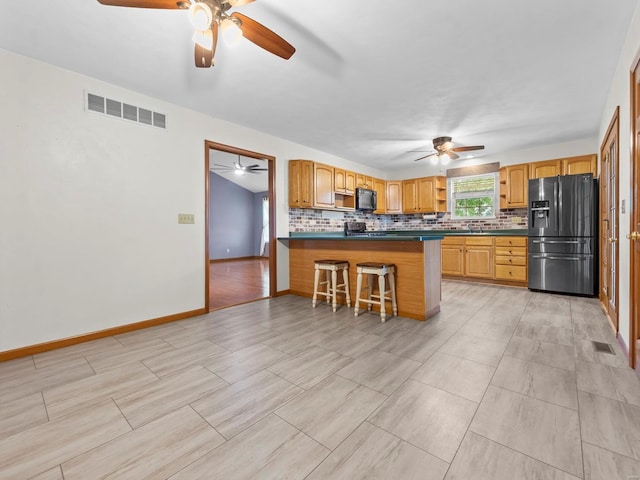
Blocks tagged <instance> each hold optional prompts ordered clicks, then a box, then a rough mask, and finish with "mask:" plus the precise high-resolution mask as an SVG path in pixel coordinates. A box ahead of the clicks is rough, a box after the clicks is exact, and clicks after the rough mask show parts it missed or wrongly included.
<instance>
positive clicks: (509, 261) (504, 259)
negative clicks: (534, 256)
mask: <svg viewBox="0 0 640 480" xmlns="http://www.w3.org/2000/svg"><path fill="white" fill-rule="evenodd" d="M496 265H524V266H526V265H527V257H514V256H511V255H496Z"/></svg>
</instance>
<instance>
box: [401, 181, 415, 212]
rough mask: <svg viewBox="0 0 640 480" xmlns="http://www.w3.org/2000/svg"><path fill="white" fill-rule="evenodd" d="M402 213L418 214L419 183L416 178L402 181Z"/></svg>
mask: <svg viewBox="0 0 640 480" xmlns="http://www.w3.org/2000/svg"><path fill="white" fill-rule="evenodd" d="M402 212H403V213H417V212H418V182H417V179H415V178H414V179H412V180H403V181H402Z"/></svg>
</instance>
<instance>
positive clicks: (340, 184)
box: [333, 168, 347, 193]
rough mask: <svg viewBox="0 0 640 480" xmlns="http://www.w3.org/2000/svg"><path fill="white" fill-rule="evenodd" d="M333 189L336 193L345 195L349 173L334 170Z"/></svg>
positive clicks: (337, 169) (339, 169)
mask: <svg viewBox="0 0 640 480" xmlns="http://www.w3.org/2000/svg"><path fill="white" fill-rule="evenodd" d="M333 188H335V191H336V192H340V193H344V192H345V191H346V190H347V171H346V170H343V169H342V168H334V169H333Z"/></svg>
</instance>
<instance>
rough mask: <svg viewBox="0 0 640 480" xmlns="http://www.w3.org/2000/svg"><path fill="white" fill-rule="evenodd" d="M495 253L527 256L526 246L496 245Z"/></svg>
mask: <svg viewBox="0 0 640 480" xmlns="http://www.w3.org/2000/svg"><path fill="white" fill-rule="evenodd" d="M496 255H514V256H517V257H526V256H527V247H497V246H496Z"/></svg>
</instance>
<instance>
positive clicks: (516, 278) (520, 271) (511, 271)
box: [496, 265, 527, 282]
mask: <svg viewBox="0 0 640 480" xmlns="http://www.w3.org/2000/svg"><path fill="white" fill-rule="evenodd" d="M496 280H509V281H512V282H526V281H527V267H526V266H518V265H496Z"/></svg>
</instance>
